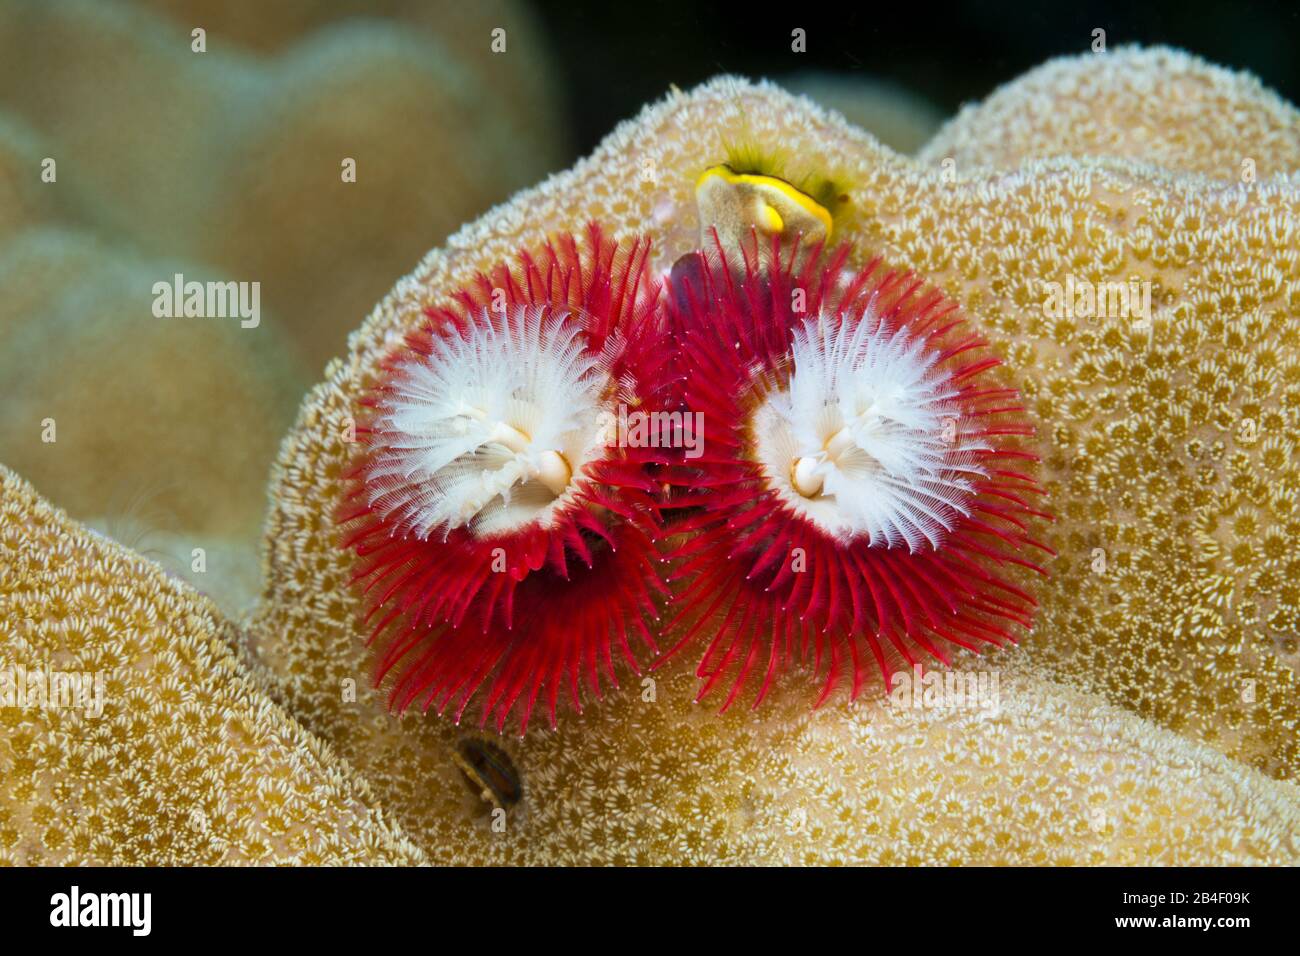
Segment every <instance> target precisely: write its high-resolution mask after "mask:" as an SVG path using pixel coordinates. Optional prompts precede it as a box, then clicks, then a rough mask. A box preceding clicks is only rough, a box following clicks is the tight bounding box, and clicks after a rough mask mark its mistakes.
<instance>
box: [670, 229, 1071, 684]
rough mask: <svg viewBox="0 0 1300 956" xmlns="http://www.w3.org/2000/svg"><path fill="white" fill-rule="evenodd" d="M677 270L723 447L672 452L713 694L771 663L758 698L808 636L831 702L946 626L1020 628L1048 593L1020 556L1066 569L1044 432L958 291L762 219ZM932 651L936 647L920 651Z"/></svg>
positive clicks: (680, 305)
mask: <svg viewBox="0 0 1300 956" xmlns="http://www.w3.org/2000/svg"><path fill="white" fill-rule="evenodd" d="M753 238H754V242H753V243H751V244H749V245H747V246H746V247H745V248H744V249H742V250H731V252H730V253H728V251H727V250H725V249H724V248H723V246H722V243H721V242H718V244H717V248H716V250H715V251H714V254H713V255H711V256H707V257H706V255H705V254H704V253H703V252H701V253H697V254H695V256H696V258H695V261H694V262H691V261H689V260H688V261H687V262H686V263H684V264H683V265H684V266H685V267H684V268H677V269H675V270H674V273H675V274H677V275H680V276H681V277H682V279H681V281H679V283H678V284H677V285H676V287H675V288H674V294H673V296H671V297H670V300H671V303H672V304H671V306H670V311H671V317H672V320H671V323H670V325H671V327H672V328H673V330H674V337H673V348H674V350H675V351H676V352H677V353H678V354H679V355H680V358H681V363H682V376H681V391H682V394H683V404H684V405H685V407H686V408H687V410H688V411H689V412H690V413H695V414H699V415H701V416H702V421H701V423H700V426H699V427H700V429H701V430H702V432H703V434H704V436H705V441H704V451H703V454H702V455H700V456H699V457H698V458H697V459H696V460H693V461H692V460H684V461H682V462H681V464H680V465H679V466H678V467H676V468H675V469H674V470H673V472H672V477H671V478H670V479H669V483H670V484H672V485H673V486H674V489H673V490H674V493H673V494H672V495H671V496H670V498H669V500H668V502H667V504H668V506H669V508H670V509H671V511H670V513H673V514H679V513H684V517H682V518H681V519H680V520H679V521H676V522H674V523H673V524H672V525H671V526H670V528H669V530H670V531H671V532H672V533H673V534H674V538H675V539H676V540H677V541H679V544H678V545H677V546H676V548H675V549H674V552H673V554H674V558H675V559H676V560H677V568H676V569H675V571H674V578H675V579H677V580H679V581H682V582H684V586H682V587H681V588H679V589H678V591H677V593H676V594H675V602H674V603H675V604H676V605H677V608H678V610H677V613H676V616H675V618H674V619H673V620H672V621H670V623H669V630H670V631H671V630H674V629H675V628H676V627H677V626H678V625H679V624H681V625H683V627H682V636H681V638H680V640H679V642H678V644H677V645H676V648H674V650H676V649H680V648H682V647H684V646H686V645H688V644H691V643H694V642H696V641H697V640H702V642H703V643H704V644H705V650H704V654H703V658H702V660H701V663H700V665H699V668H698V672H697V674H698V676H699V677H700V678H701V679H702V680H703V681H704V683H703V685H702V687H701V690H700V696H704V695H705V694H706V693H708V692H709V691H711V690H713V689H714V688H715V687H716V686H718V685H720V684H724V685H725V684H726V682H728V681H729V690H728V693H727V696H726V699H725V702H724V704H723V707H724V709H725V708H726V707H728V706H730V705H731V704H732V703H733V702H734V701H735V700H736V699H737V697H738V695H739V694H740V693H741V692H742V690H743V689H744V687H745V685H746V683H747V682H748V681H749V679H750V678H751V677H753V678H754V679H755V680H757V681H759V682H760V683H759V686H758V690H757V693H756V694H755V695H754V706H757V705H758V704H759V703H760V702H761V701H762V700H763V698H764V697H765V696H766V695H767V693H768V691H769V690H770V688H771V685H772V682H773V680H774V679H775V677H776V675H777V674H778V672H779V671H780V669H781V668H782V665H783V664H785V663H786V662H787V661H788V660H789V659H790V658H791V657H792V656H794V655H796V654H798V655H799V656H802V657H804V658H809V657H811V660H812V663H813V666H814V668H815V669H819V670H824V671H825V677H824V680H823V689H822V692H821V695H820V697H819V698H818V700H817V702H818V703H819V704H820V703H822V702H824V701H825V700H826V699H827V698H828V697H829V696H830V694H831V692H832V691H833V690H834V688H835V687H836V686H837V684H838V683H839V682H840V679H841V678H847V680H848V682H849V684H850V686H851V696H853V697H856V696H857V695H858V693H859V692H860V691H861V689H862V687H863V685H864V684H865V683H866V681H867V679H868V674H869V673H870V672H871V671H872V670H873V669H874V670H875V671H878V672H879V675H880V677H881V678H883V682H884V686H885V688H886V689H888V688H889V686H890V683H891V675H892V674H893V673H895V672H896V671H898V670H900V669H908V670H910V669H911V667H912V666H913V665H915V664H917V663H918V662H919V657H929V658H933V659H935V660H938V661H941V662H943V663H945V664H947V663H950V659H949V655H948V654H947V652H946V650H945V648H947V647H952V646H956V647H964V648H967V649H969V650H978V649H979V648H980V647H982V646H988V645H992V646H1002V645H1004V644H1007V643H1011V642H1014V641H1015V639H1016V637H1015V629H1016V628H1027V627H1029V625H1030V623H1031V614H1032V611H1033V608H1034V606H1035V602H1034V599H1033V597H1032V596H1031V595H1030V594H1029V593H1028V592H1027V591H1026V590H1025V589H1023V588H1021V587H1019V586H1017V585H1015V584H1013V583H1012V582H1011V581H1009V580H1007V578H1006V577H1005V576H1004V575H1003V574H1001V573H1000V569H1001V568H1004V567H1006V566H1007V565H1009V564H1015V565H1020V566H1022V567H1027V568H1030V569H1032V570H1033V571H1035V572H1037V573H1039V574H1043V575H1045V574H1046V571H1045V570H1044V569H1043V568H1042V567H1041V566H1040V565H1038V564H1035V563H1033V562H1032V561H1031V560H1029V559H1027V558H1026V557H1024V556H1023V554H1022V552H1024V551H1028V550H1032V549H1038V550H1039V552H1040V553H1045V554H1050V549H1048V548H1047V547H1046V546H1045V545H1042V544H1040V543H1039V542H1037V541H1035V540H1034V539H1033V537H1032V536H1031V534H1030V530H1031V527H1030V524H1029V523H1028V522H1030V521H1033V520H1036V519H1041V518H1046V517H1047V515H1046V514H1045V513H1043V512H1042V511H1041V509H1039V508H1038V507H1036V506H1035V500H1036V498H1037V497H1038V496H1040V495H1041V494H1042V490H1041V489H1040V488H1039V487H1038V485H1037V483H1036V481H1035V480H1034V478H1033V476H1032V475H1031V474H1030V473H1029V472H1028V471H1027V470H1026V469H1032V467H1033V463H1034V462H1035V461H1036V459H1035V456H1034V455H1033V454H1032V453H1031V452H1030V451H1027V450H1025V449H1024V448H1022V447H1020V445H1021V442H1022V441H1023V440H1024V439H1026V438H1028V437H1029V436H1031V435H1032V434H1033V428H1032V427H1031V426H1030V425H1029V424H1028V423H1027V422H1026V421H1025V417H1024V408H1023V407H1022V406H1021V405H1020V404H1019V402H1018V397H1017V393H1016V391H1015V389H1013V388H1007V387H1005V386H1002V385H1000V384H999V383H998V382H996V381H991V380H990V379H989V377H988V376H986V375H984V374H983V373H985V372H987V371H988V370H989V369H991V368H993V367H995V366H997V365H999V364H1000V360H999V359H998V358H997V357H996V356H995V355H992V354H991V353H990V352H989V351H988V349H987V347H986V344H985V342H984V341H983V340H982V339H981V338H980V337H979V336H978V335H976V334H974V333H973V332H971V331H969V329H968V328H967V327H966V325H965V323H964V321H963V320H962V318H961V317H960V316H958V315H957V314H956V312H955V310H956V305H955V303H952V302H951V301H949V300H947V299H945V297H944V296H943V295H942V294H941V293H939V292H937V291H935V290H933V289H931V288H928V287H926V286H925V285H924V284H923V282H922V281H921V280H920V279H919V278H916V277H914V276H911V275H908V274H903V273H899V272H894V271H890V270H888V269H887V268H886V267H885V266H884V265H883V264H882V263H881V261H880V260H879V259H876V260H873V261H871V262H870V263H869V264H868V265H867V266H866V267H864V268H862V269H859V270H853V269H849V268H847V267H846V266H845V261H846V259H847V256H848V253H849V250H848V249H847V248H842V249H840V250H839V251H838V252H837V253H835V254H834V255H830V256H824V255H822V253H821V249H820V248H812V249H807V250H804V251H803V254H800V253H798V252H796V251H795V250H793V249H791V250H787V251H786V252H785V256H784V261H783V258H782V249H781V245H780V243H779V242H777V241H775V240H774V241H773V249H772V251H771V255H770V256H767V257H766V259H765V260H764V257H760V256H759V254H758V252H759V241H758V239H757V236H754V237H753ZM918 655H919V657H918Z"/></svg>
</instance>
